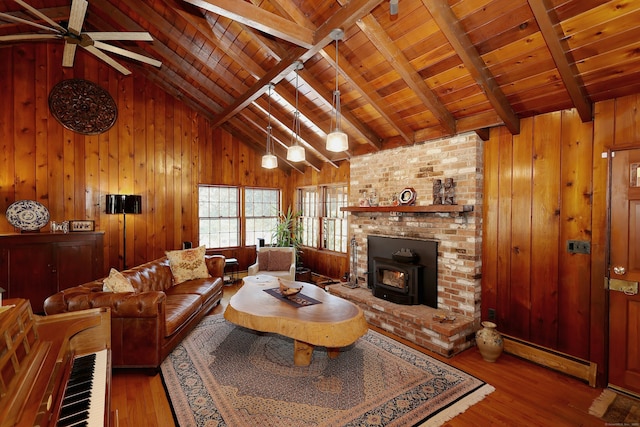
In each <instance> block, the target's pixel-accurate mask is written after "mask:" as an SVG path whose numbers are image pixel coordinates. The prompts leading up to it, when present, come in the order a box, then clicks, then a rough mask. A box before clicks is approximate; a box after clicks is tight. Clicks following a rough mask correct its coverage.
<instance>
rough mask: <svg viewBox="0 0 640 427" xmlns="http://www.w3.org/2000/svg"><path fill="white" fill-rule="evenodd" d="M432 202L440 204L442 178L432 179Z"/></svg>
mask: <svg viewBox="0 0 640 427" xmlns="http://www.w3.org/2000/svg"><path fill="white" fill-rule="evenodd" d="M433 204H434V205H441V204H442V180H441V179H434V180H433Z"/></svg>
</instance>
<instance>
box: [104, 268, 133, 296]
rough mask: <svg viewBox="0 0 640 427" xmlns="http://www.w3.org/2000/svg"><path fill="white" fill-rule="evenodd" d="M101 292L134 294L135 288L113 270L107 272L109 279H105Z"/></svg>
mask: <svg viewBox="0 0 640 427" xmlns="http://www.w3.org/2000/svg"><path fill="white" fill-rule="evenodd" d="M102 290H103V291H104V292H135V291H136V290H135V288H134V287H133V285H132V284H131V282H129V279H127V278H126V277H124V276H123V275H122V273H120V272H119V271H118V270H116V269H115V268H112V269H111V270H110V271H109V277H106V278H105V279H104V281H103V282H102Z"/></svg>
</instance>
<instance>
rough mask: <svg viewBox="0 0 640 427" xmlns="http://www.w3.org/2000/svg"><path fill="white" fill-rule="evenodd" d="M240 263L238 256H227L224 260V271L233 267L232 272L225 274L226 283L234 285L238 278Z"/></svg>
mask: <svg viewBox="0 0 640 427" xmlns="http://www.w3.org/2000/svg"><path fill="white" fill-rule="evenodd" d="M239 266H240V263H238V260H237V259H236V258H225V260H224V272H225V273H226V272H227V269H228V268H229V269H231V271H230V272H229V273H230V274H229V275H228V276H227V275H226V274H225V276H224V284H225V285H232V284H234V283H235V282H236V281H237V280H238V268H239Z"/></svg>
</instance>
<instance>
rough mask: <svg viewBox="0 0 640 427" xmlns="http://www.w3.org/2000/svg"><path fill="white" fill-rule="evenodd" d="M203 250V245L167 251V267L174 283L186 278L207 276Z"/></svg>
mask: <svg viewBox="0 0 640 427" xmlns="http://www.w3.org/2000/svg"><path fill="white" fill-rule="evenodd" d="M205 251H206V248H205V247H204V246H200V247H197V248H195V249H183V250H179V251H167V258H169V267H170V268H171V273H172V274H173V279H174V281H175V284H176V285H177V284H179V283H182V282H185V281H187V280H193V279H205V278H207V277H209V270H207V264H206V263H205V262H204V254H205Z"/></svg>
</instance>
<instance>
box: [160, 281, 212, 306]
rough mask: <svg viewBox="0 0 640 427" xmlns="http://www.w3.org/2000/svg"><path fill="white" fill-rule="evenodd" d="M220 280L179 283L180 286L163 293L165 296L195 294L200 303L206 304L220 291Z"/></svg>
mask: <svg viewBox="0 0 640 427" xmlns="http://www.w3.org/2000/svg"><path fill="white" fill-rule="evenodd" d="M218 281H220V282H222V280H211V279H195V280H189V281H188V282H184V283H181V284H180V286H173V287H172V288H171V289H167V290H166V291H165V293H166V294H167V296H171V295H181V294H195V295H199V296H200V297H201V303H202V304H204V303H206V302H207V301H208V300H209V299H210V298H212V297H214V296H216V294H217V293H218V292H219V291H220V283H218Z"/></svg>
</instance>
